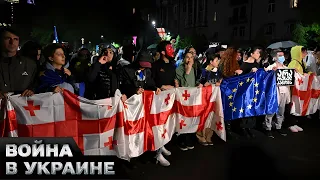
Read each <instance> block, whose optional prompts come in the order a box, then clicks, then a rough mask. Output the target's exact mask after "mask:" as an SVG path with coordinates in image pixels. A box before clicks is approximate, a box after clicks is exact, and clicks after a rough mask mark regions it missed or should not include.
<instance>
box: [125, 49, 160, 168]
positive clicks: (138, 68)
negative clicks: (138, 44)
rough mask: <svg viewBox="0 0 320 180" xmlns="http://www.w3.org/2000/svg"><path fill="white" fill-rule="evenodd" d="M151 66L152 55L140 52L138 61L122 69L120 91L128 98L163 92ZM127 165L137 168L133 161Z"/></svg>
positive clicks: (147, 155) (146, 158)
mask: <svg viewBox="0 0 320 180" xmlns="http://www.w3.org/2000/svg"><path fill="white" fill-rule="evenodd" d="M151 64H152V55H151V54H150V53H149V52H147V51H140V52H139V54H138V56H137V59H136V61H134V62H133V63H131V64H129V65H127V66H125V67H123V68H122V69H121V71H120V91H121V92H122V93H123V94H125V95H126V97H128V98H130V97H131V96H133V95H135V94H138V95H139V94H142V93H143V92H144V90H149V91H156V94H159V93H160V92H161V90H160V88H157V86H156V84H155V82H154V80H153V79H152V72H151V67H152V66H151ZM149 155H150V156H149ZM151 155H152V156H153V155H154V153H153V152H146V153H144V155H143V157H142V158H144V159H145V160H147V161H149V160H150V159H151ZM153 157H154V156H153ZM125 163H126V165H127V167H129V168H135V167H136V166H135V163H134V162H133V161H130V162H125Z"/></svg>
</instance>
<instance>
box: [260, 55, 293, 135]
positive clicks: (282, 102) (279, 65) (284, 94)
mask: <svg viewBox="0 0 320 180" xmlns="http://www.w3.org/2000/svg"><path fill="white" fill-rule="evenodd" d="M270 55H271V57H272V58H273V61H275V63H273V64H271V65H269V66H268V67H267V68H265V70H267V71H270V70H273V71H276V70H277V69H288V68H287V67H286V66H285V65H283V63H284V62H285V60H286V59H285V57H284V53H283V51H281V50H280V49H278V50H274V51H273V52H271V54H270ZM277 93H278V104H279V109H278V112H277V117H276V121H275V123H274V125H275V128H276V131H277V132H278V133H279V134H280V135H282V136H286V135H287V133H286V132H284V131H283V130H282V129H281V128H282V123H283V121H284V112H285V107H286V105H287V104H290V101H291V98H290V96H291V93H290V88H289V86H278V87H277ZM274 115H275V114H269V115H266V116H265V120H264V123H263V126H264V128H265V130H266V134H267V136H268V137H269V138H274V136H273V134H272V132H271V128H272V125H273V123H272V119H273V116H274Z"/></svg>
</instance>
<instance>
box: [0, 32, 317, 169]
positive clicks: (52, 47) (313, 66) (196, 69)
mask: <svg viewBox="0 0 320 180" xmlns="http://www.w3.org/2000/svg"><path fill="white" fill-rule="evenodd" d="M0 35H1V36H0V37H1V59H0V68H1V69H0V71H1V72H0V73H1V79H0V96H1V98H6V97H7V93H11V92H12V93H14V94H21V96H27V97H28V96H32V95H33V94H36V93H44V92H54V93H59V92H62V91H63V90H69V91H71V92H73V93H75V94H77V95H79V96H82V97H85V98H87V99H90V100H99V99H105V98H109V97H113V96H114V93H115V91H116V90H117V89H119V90H120V91H121V93H122V97H121V99H122V101H126V99H127V98H130V97H131V96H133V95H135V94H141V93H143V92H144V91H145V90H150V91H155V92H156V94H158V93H160V92H161V91H166V90H169V89H173V88H177V87H199V88H201V87H206V86H219V85H220V83H221V82H222V80H223V79H225V78H229V77H233V76H239V75H244V74H248V73H252V72H253V73H254V72H256V71H257V70H258V69H259V68H263V69H264V70H265V71H274V70H277V69H283V68H293V69H295V70H296V72H298V73H300V74H308V73H314V74H317V75H319V72H320V71H319V65H320V51H319V49H317V48H316V49H315V50H313V51H308V50H307V48H305V47H302V46H295V47H292V48H291V49H290V50H283V49H276V50H267V51H266V52H265V53H263V52H264V51H263V50H262V49H261V48H260V47H254V48H250V49H248V50H246V51H243V50H241V49H236V48H234V47H228V48H222V47H220V46H218V47H216V48H214V49H213V50H211V51H207V52H206V53H204V54H203V55H201V56H198V55H197V52H196V49H195V48H194V47H187V48H186V49H184V50H176V49H174V46H173V45H172V44H171V42H169V41H162V42H160V43H159V44H158V46H157V49H156V50H154V51H150V50H140V51H139V52H138V53H137V54H135V50H134V45H132V44H129V45H126V46H123V48H122V49H121V52H120V51H119V50H118V49H116V48H114V47H113V46H112V45H110V46H108V47H106V48H104V49H102V50H101V52H100V54H99V55H98V56H92V54H91V53H90V51H89V50H88V49H85V48H82V49H80V50H79V51H78V52H77V53H76V54H74V55H73V56H72V57H70V58H68V57H67V56H66V54H65V50H64V47H63V46H61V45H60V44H49V45H47V46H45V47H44V48H42V47H41V46H40V45H38V44H37V43H35V42H32V41H29V42H27V43H25V44H24V45H23V46H22V48H21V50H20V51H18V46H19V36H18V34H17V33H16V32H15V31H14V30H13V29H9V28H6V29H2V30H1V34H0ZM119 52H120V53H119ZM42 57H43V58H44V60H42ZM290 98H291V93H290V87H286V86H279V87H278V103H279V111H278V112H277V113H276V114H270V115H266V116H264V117H263V128H264V130H265V133H266V135H267V136H268V137H270V138H274V136H273V131H271V130H272V129H273V127H274V128H275V129H276V132H277V133H279V134H280V135H282V136H286V135H287V132H286V131H284V129H283V128H282V123H283V122H284V120H286V121H290V122H289V123H288V124H290V125H289V129H290V131H291V132H293V133H296V132H300V131H303V129H302V128H301V127H300V126H298V125H299V124H298V123H299V122H298V120H299V118H301V117H295V118H285V116H284V115H285V112H286V111H288V108H290V105H289V104H290V101H291V99H290ZM256 119H257V117H248V118H243V119H241V120H239V121H237V120H233V121H227V122H225V124H226V131H227V137H228V138H236V137H237V136H235V133H234V132H236V131H237V130H239V132H240V134H241V135H242V136H244V137H247V138H254V137H255V133H254V131H252V129H254V128H255V127H256ZM273 119H275V121H273ZM237 122H239V124H236V123H237ZM235 124H236V125H235ZM237 134H238V133H237ZM212 136H213V131H212V130H211V129H205V130H204V131H202V132H197V133H196V134H180V135H178V138H177V146H178V147H179V148H180V149H181V150H182V151H187V150H192V149H194V144H195V141H194V137H197V139H198V142H199V143H200V144H202V145H204V146H208V145H213V142H212ZM145 154H147V159H148V158H149V160H150V159H155V160H156V162H159V164H160V165H162V166H169V165H170V162H169V161H168V160H167V159H166V158H165V156H169V155H170V154H171V152H170V151H169V150H167V149H166V148H165V147H162V148H160V149H159V150H157V151H156V152H149V154H148V153H145ZM131 165H132V164H131Z"/></svg>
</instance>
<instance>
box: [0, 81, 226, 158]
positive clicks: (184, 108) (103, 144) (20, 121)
mask: <svg viewBox="0 0 320 180" xmlns="http://www.w3.org/2000/svg"><path fill="white" fill-rule="evenodd" d="M218 92H220V88H219V87H211V86H210V87H206V88H177V89H172V90H168V91H163V92H161V93H160V94H159V95H156V94H155V93H154V92H152V91H145V92H144V93H143V94H140V95H134V96H132V97H130V98H129V99H128V100H127V101H126V102H125V105H124V104H123V102H122V101H121V100H120V97H121V93H120V91H117V92H116V95H115V97H113V98H109V99H103V100H95V101H90V100H87V99H84V98H82V97H78V96H77V95H75V94H72V93H71V92H69V91H67V90H65V91H64V92H63V93H56V94H52V93H44V94H36V95H33V96H32V97H28V98H26V97H20V96H19V95H15V96H9V98H8V101H6V102H7V103H6V108H5V111H6V112H7V117H6V119H5V120H4V121H0V132H6V134H3V133H2V137H3V136H11V137H73V138H74V140H75V142H76V143H77V144H78V146H79V148H80V149H81V150H82V152H83V153H84V154H85V155H116V156H118V157H119V158H122V159H126V160H129V159H130V158H132V157H138V156H140V155H141V154H142V153H144V152H146V151H155V150H157V149H159V148H160V147H162V146H164V145H165V144H167V143H168V142H169V141H170V140H171V138H172V136H173V134H174V133H175V132H178V133H194V132H197V131H202V130H203V129H204V128H205V127H208V128H212V129H213V130H215V131H216V132H217V134H218V135H219V136H220V137H221V138H222V139H223V140H225V132H224V131H225V129H224V124H223V114H222V111H221V110H222V103H221V96H220V94H218Z"/></svg>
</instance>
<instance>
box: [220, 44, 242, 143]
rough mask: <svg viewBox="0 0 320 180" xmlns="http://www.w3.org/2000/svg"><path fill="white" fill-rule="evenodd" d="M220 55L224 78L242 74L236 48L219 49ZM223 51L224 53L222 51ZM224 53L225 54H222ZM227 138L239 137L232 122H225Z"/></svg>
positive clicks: (221, 70)
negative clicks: (233, 128)
mask: <svg viewBox="0 0 320 180" xmlns="http://www.w3.org/2000/svg"><path fill="white" fill-rule="evenodd" d="M217 50H218V52H219V53H218V54H219V55H220V57H221V62H220V63H219V68H218V69H219V72H221V76H222V78H224V79H225V78H230V77H232V76H234V75H236V74H241V73H242V70H241V69H240V66H239V63H238V61H237V52H236V50H235V49H234V48H232V47H229V48H228V49H227V50H225V51H224V50H223V49H221V48H218V49H217ZM222 50H223V51H222ZM222 52H223V53H222ZM225 124H226V131H227V138H228V139H232V138H235V139H237V136H236V135H235V133H234V132H233V131H232V123H231V121H230V120H226V121H225Z"/></svg>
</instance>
